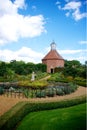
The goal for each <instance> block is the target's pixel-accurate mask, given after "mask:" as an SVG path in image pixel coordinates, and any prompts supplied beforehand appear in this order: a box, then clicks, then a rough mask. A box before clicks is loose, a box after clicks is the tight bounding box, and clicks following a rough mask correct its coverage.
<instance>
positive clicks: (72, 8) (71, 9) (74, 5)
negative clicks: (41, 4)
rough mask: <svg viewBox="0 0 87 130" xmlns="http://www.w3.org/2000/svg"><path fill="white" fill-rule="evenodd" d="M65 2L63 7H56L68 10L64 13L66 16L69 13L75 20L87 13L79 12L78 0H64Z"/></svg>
mask: <svg viewBox="0 0 87 130" xmlns="http://www.w3.org/2000/svg"><path fill="white" fill-rule="evenodd" d="M66 2H67V3H66V4H65V6H64V7H61V6H60V8H59V5H58V8H59V9H61V10H64V11H66V10H67V11H68V12H67V13H66V14H65V15H66V16H67V17H68V16H70V14H71V15H72V17H73V18H74V20H75V21H78V20H80V19H82V18H85V17H87V13H86V12H83V13H82V12H81V11H80V8H81V7H82V3H81V2H80V1H70V2H69V1H66Z"/></svg>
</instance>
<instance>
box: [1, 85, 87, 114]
mask: <svg viewBox="0 0 87 130" xmlns="http://www.w3.org/2000/svg"><path fill="white" fill-rule="evenodd" d="M86 94H87V88H85V87H79V88H78V89H77V91H75V92H74V93H71V94H69V95H64V96H55V97H52V98H51V97H50V98H48V97H47V98H33V99H31V98H29V99H26V98H20V99H19V98H17V97H16V98H13V97H5V96H3V95H2V96H0V116H1V115H3V114H4V113H5V112H7V111H8V110H9V109H10V108H11V107H12V106H14V105H15V104H17V103H18V102H21V101H29V102H54V101H60V100H64V99H65V100H66V99H71V98H76V97H78V96H82V95H86Z"/></svg>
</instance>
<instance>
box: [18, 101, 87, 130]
mask: <svg viewBox="0 0 87 130" xmlns="http://www.w3.org/2000/svg"><path fill="white" fill-rule="evenodd" d="M85 129H86V103H84V104H79V105H76V106H72V107H68V108H62V109H54V110H49V111H47V110H45V111H40V112H31V113H29V114H28V115H26V116H25V117H24V118H23V120H22V121H21V122H20V123H19V124H18V126H17V127H16V130H85Z"/></svg>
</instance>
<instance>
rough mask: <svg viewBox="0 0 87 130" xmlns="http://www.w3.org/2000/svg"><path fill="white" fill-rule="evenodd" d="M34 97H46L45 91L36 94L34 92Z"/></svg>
mask: <svg viewBox="0 0 87 130" xmlns="http://www.w3.org/2000/svg"><path fill="white" fill-rule="evenodd" d="M36 97H39V98H41V97H46V92H45V90H39V91H37V92H36Z"/></svg>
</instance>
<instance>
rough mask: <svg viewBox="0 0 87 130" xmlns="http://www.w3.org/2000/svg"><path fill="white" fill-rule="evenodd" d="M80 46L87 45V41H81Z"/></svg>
mask: <svg viewBox="0 0 87 130" xmlns="http://www.w3.org/2000/svg"><path fill="white" fill-rule="evenodd" d="M79 43H80V44H87V41H79Z"/></svg>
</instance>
